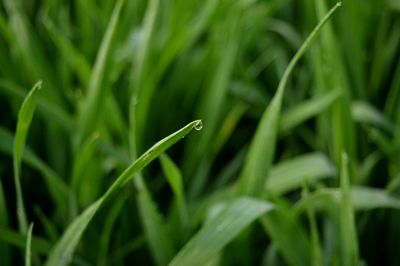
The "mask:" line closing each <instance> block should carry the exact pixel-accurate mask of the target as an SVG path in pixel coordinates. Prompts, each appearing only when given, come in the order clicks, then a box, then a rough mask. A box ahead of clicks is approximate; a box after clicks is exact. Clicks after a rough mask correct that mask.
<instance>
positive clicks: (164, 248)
mask: <svg viewBox="0 0 400 266" xmlns="http://www.w3.org/2000/svg"><path fill="white" fill-rule="evenodd" d="M135 184H136V187H137V189H138V195H137V204H138V208H139V214H140V219H141V221H142V225H143V227H144V232H145V236H146V241H147V244H148V246H149V248H150V252H151V254H152V256H153V259H154V260H155V262H156V265H160V266H162V265H167V263H168V262H169V261H170V260H171V259H172V257H173V254H174V253H173V243H172V241H171V240H172V238H171V237H169V234H168V231H167V227H166V223H165V221H164V219H163V217H162V215H161V213H160V212H159V210H158V209H157V206H156V204H155V203H154V202H153V200H152V199H151V195H150V193H149V191H148V189H147V187H146V184H145V183H144V180H143V178H142V176H138V177H137V178H136V179H135Z"/></svg>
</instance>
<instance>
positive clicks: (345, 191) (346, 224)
mask: <svg viewBox="0 0 400 266" xmlns="http://www.w3.org/2000/svg"><path fill="white" fill-rule="evenodd" d="M348 160H349V159H348V157H347V154H343V156H342V169H341V174H340V191H341V193H342V197H341V201H340V236H341V254H342V265H345V266H354V265H357V264H358V239H357V231H356V226H355V219H354V211H353V205H352V202H351V192H350V177H349V170H348V164H349V162H348Z"/></svg>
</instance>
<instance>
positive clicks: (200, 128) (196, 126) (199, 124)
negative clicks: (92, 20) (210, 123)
mask: <svg viewBox="0 0 400 266" xmlns="http://www.w3.org/2000/svg"><path fill="white" fill-rule="evenodd" d="M202 128H203V122H201V120H200V121H199V122H197V123H196V125H194V129H196V130H202Z"/></svg>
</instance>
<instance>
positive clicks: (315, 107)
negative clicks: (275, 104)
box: [279, 90, 341, 133]
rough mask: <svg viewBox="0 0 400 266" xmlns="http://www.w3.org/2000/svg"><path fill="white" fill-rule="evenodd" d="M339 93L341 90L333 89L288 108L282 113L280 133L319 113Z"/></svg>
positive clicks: (337, 96)
mask: <svg viewBox="0 0 400 266" xmlns="http://www.w3.org/2000/svg"><path fill="white" fill-rule="evenodd" d="M340 94H341V92H340V91H339V90H333V91H331V92H330V93H327V94H326V95H323V96H319V97H315V98H313V99H311V100H308V101H305V102H303V103H300V104H298V105H296V106H295V107H293V108H291V109H289V110H288V111H287V112H285V113H283V114H282V118H281V121H280V128H279V131H280V132H281V133H287V132H288V131H289V130H290V129H292V128H294V127H295V126H297V125H299V124H301V123H302V122H304V121H306V120H307V119H310V118H311V117H313V116H316V115H318V114H320V113H321V112H322V111H323V110H325V109H326V108H328V107H329V106H330V105H331V104H332V103H333V102H334V101H335V100H336V99H337V98H339V96H340Z"/></svg>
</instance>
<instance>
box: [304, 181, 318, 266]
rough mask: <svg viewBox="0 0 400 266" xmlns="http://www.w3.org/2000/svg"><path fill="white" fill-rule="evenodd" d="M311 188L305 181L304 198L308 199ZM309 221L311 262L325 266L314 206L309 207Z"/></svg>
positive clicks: (316, 265)
mask: <svg viewBox="0 0 400 266" xmlns="http://www.w3.org/2000/svg"><path fill="white" fill-rule="evenodd" d="M309 193H310V192H309V187H308V183H307V180H306V179H305V180H304V182H303V191H302V198H304V197H308V195H309ZM307 219H308V223H309V226H310V238H311V258H312V259H311V261H312V265H315V266H320V265H323V260H322V250H321V245H320V238H319V233H318V227H317V219H316V215H315V208H314V206H308V207H307Z"/></svg>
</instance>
